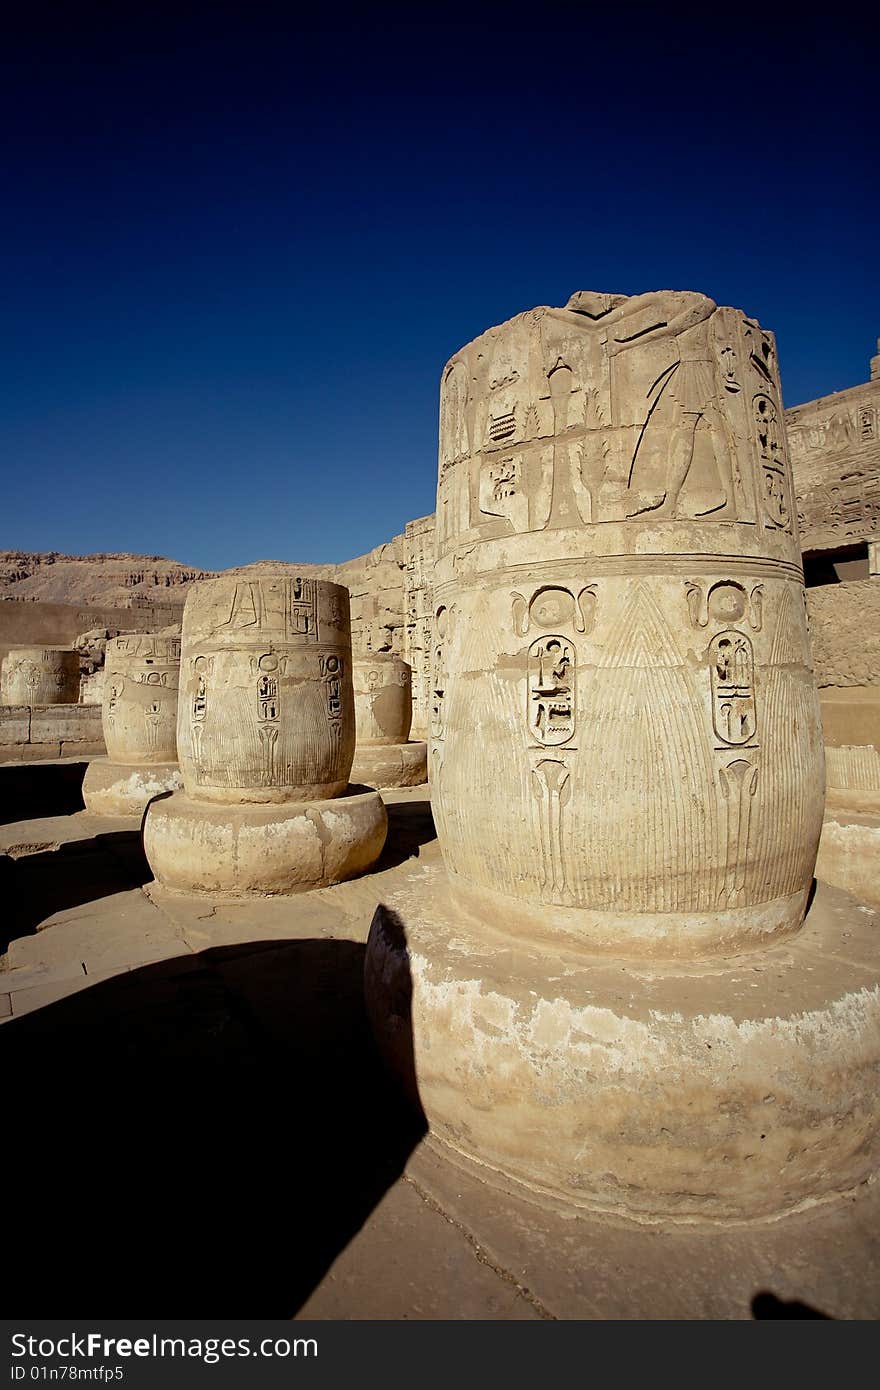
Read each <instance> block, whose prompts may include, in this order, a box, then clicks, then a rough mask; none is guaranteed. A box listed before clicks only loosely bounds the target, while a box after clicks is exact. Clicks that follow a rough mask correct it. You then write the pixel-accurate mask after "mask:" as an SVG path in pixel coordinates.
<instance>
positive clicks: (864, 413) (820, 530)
mask: <svg viewBox="0 0 880 1390" xmlns="http://www.w3.org/2000/svg"><path fill="white" fill-rule="evenodd" d="M785 420H786V428H787V432H788V443H789V450H790V452H791V460H792V467H793V469H794V479H795V490H796V493H797V509H798V518H799V521H800V529H801V544H802V546H803V548H804V551H805V552H810V551H820V550H830V549H840V548H841V547H843V546H847V545H852V544H853V543H854V542H855V541H859V540H870V539H872V538H874V539H876V538H877V537H878V535H880V380H877V379H874V380H871V381H868V382H865V383H864V384H862V385H860V386H852V387H850V388H849V389H848V390H846V391H836V392H834V394H833V395H830V396H821V397H820V398H819V399H818V400H816V401H809V402H808V403H807V404H806V405H799V406H795V407H793V408H792V409H791V410H788V411H786V416H785Z"/></svg>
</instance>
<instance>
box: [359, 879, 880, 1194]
mask: <svg viewBox="0 0 880 1390" xmlns="http://www.w3.org/2000/svg"><path fill="white" fill-rule="evenodd" d="M502 925H503V924H502ZM878 925H880V923H878V914H877V913H875V912H874V911H873V910H872V909H869V908H865V907H863V906H862V905H861V904H859V903H857V902H855V901H854V900H853V899H852V898H850V897H849V896H848V895H846V894H843V893H840V892H838V891H837V890H835V889H833V888H830V887H828V886H827V885H825V884H822V883H820V884H819V885H818V887H817V892H816V894H815V897H814V900H813V903H812V905H811V907H810V911H809V913H808V915H807V917H806V919H805V922H804V925H803V927H802V928H801V930H800V931H799V932H797V933H796V934H793V935H790V936H788V937H786V938H784V939H781V940H779V941H777V942H775V943H774V942H771V943H769V944H768V945H767V946H766V947H765V948H764V949H761V950H754V949H753V950H751V951H749V952H747V953H743V954H742V955H739V956H733V955H731V956H727V957H724V958H717V957H716V958H714V959H704V960H702V961H699V962H690V963H684V962H674V961H657V960H650V961H649V960H644V961H636V960H633V959H628V960H618V959H615V958H613V957H611V958H609V957H608V956H607V955H605V956H600V955H596V954H593V955H589V954H586V953H585V952H583V951H578V950H577V949H571V948H569V947H567V946H565V945H564V944H563V945H561V946H557V947H556V948H555V949H551V948H549V947H548V945H547V942H546V939H545V940H543V941H542V942H541V943H540V945H537V944H534V943H529V942H527V941H524V940H523V939H522V938H511V937H508V936H507V935H505V933H504V931H503V930H500V929H499V928H498V927H494V928H493V927H492V926H490V925H487V923H486V922H481V921H477V920H475V919H474V918H472V917H470V916H468V915H467V914H465V913H463V912H462V910H461V909H460V908H459V907H457V906H456V905H455V902H454V900H453V897H452V895H451V892H450V886H449V881H448V878H447V875H446V872H445V870H443V869H440V868H436V867H433V866H430V865H425V866H421V867H420V868H418V869H414V870H413V872H412V874H411V876H410V879H409V880H408V881H407V883H406V884H405V885H403V886H402V887H401V888H399V889H397V890H395V891H392V892H390V893H388V894H387V895H386V897H385V899H384V901H383V904H382V905H381V906H380V907H379V908H377V910H376V914H375V916H374V918H373V924H372V928H371V931H370V938H369V942H368V946H367V960H366V970H365V988H366V999H367V1007H368V1011H369V1014H370V1017H371V1022H372V1025H373V1030H374V1033H375V1036H376V1039H377V1042H378V1044H379V1047H380V1049H381V1051H382V1052H383V1054H384V1056H385V1058H386V1061H387V1063H388V1065H389V1067H390V1068H391V1069H392V1070H393V1071H394V1072H395V1073H396V1074H397V1076H398V1078H399V1080H400V1082H401V1084H402V1085H403V1086H404V1087H405V1088H406V1089H407V1090H408V1092H409V1094H410V1095H411V1097H412V1098H413V1100H415V1099H416V1098H417V1099H418V1101H419V1102H420V1104H421V1106H422V1107H423V1109H424V1112H425V1114H426V1116H427V1119H428V1122H429V1125H430V1130H431V1142H432V1143H433V1144H435V1145H436V1146H438V1147H440V1148H441V1149H443V1150H444V1151H446V1152H447V1153H448V1154H449V1155H450V1156H453V1157H454V1158H455V1160H456V1161H458V1162H462V1163H465V1164H466V1165H469V1166H471V1167H472V1168H473V1169H474V1171H475V1172H477V1173H478V1175H479V1176H480V1177H481V1178H482V1179H483V1180H484V1181H486V1182H489V1183H493V1182H494V1183H498V1184H499V1185H501V1186H505V1187H509V1186H513V1187H514V1188H518V1189H520V1190H521V1192H522V1193H523V1195H527V1196H529V1197H530V1198H531V1199H532V1200H536V1201H541V1202H549V1203H551V1204H554V1205H555V1204H559V1203H561V1204H563V1205H564V1206H566V1207H575V1208H577V1207H583V1208H588V1209H592V1210H600V1211H607V1212H614V1213H617V1214H619V1215H624V1216H628V1217H631V1218H636V1219H638V1220H642V1221H655V1220H680V1221H706V1220H708V1221H743V1220H754V1219H759V1218H767V1217H774V1216H777V1215H780V1214H782V1213H784V1212H788V1211H792V1210H796V1209H798V1208H800V1207H804V1206H808V1205H811V1204H814V1203H816V1202H817V1201H820V1200H825V1199H829V1198H832V1197H834V1196H836V1195H839V1194H841V1193H843V1192H845V1191H848V1190H851V1189H852V1188H853V1187H855V1186H856V1185H857V1184H859V1183H862V1182H864V1181H865V1180H866V1179H867V1178H868V1177H869V1176H870V1175H871V1174H872V1173H873V1172H874V1171H875V1169H876V1167H877V1166H878V1158H880V1115H878V1112H877V1107H876V1093H877V1077H878V1071H880V934H878ZM416 1091H417V1092H418V1096H417V1097H416Z"/></svg>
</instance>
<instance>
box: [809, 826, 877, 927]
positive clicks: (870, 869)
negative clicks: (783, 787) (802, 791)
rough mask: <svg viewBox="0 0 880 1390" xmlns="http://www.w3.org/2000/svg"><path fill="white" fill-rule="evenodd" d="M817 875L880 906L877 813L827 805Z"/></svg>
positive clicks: (820, 841) (817, 861)
mask: <svg viewBox="0 0 880 1390" xmlns="http://www.w3.org/2000/svg"><path fill="white" fill-rule="evenodd" d="M816 876H817V878H821V879H824V880H825V882H826V883H833V884H834V886H835V887H836V888H845V889H846V891H847V893H852V894H854V896H855V897H857V898H864V900H865V902H867V903H873V904H874V905H875V906H880V814H876V813H875V814H874V815H869V814H868V813H867V812H863V811H850V810H847V809H845V808H842V807H839V806H836V805H833V804H831V803H829V804H827V805H826V807H825V819H824V821H823V822H822V837H821V839H820V840H819V857H818V858H817V860H816Z"/></svg>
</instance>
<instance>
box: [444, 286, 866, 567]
mask: <svg viewBox="0 0 880 1390" xmlns="http://www.w3.org/2000/svg"><path fill="white" fill-rule="evenodd" d="M608 298H609V302H611V301H612V300H613V303H612V304H611V307H610V308H609V309H607V310H606V311H605V312H604V313H602V314H599V315H597V316H596V317H593V316H592V315H591V314H589V313H587V312H585V311H583V310H581V309H580V308H578V307H577V304H576V302H575V301H576V300H577V296H574V297H573V298H572V301H570V303H569V305H568V306H567V307H566V308H565V309H540V310H534V311H532V312H531V313H530V314H524V315H521V316H520V317H519V318H518V319H516V320H512V321H511V322H510V323H509V324H505V325H503V327H502V328H501V329H497V330H490V331H489V332H488V333H487V334H484V335H483V337H482V338H481V339H479V340H477V343H475V344H471V345H470V346H469V348H466V349H464V351H463V352H462V353H460V354H459V355H458V356H457V357H456V358H455V359H454V360H453V362H452V363H450V366H449V368H448V369H447V373H446V375H445V377H444V384H443V396H442V404H441V451H440V456H441V467H440V485H439V489H438V541H439V546H440V553H441V554H442V553H443V552H444V551H445V550H446V549H447V548H448V546H449V545H450V544H451V543H452V542H453V541H454V539H455V538H456V537H457V536H460V535H465V534H466V535H472V534H473V532H474V531H476V532H477V533H478V534H480V535H486V536H491V535H495V534H505V533H514V534H518V533H521V532H524V531H533V530H552V529H571V528H572V527H577V526H580V525H581V524H582V523H586V524H589V523H592V522H616V521H622V520H626V519H634V518H637V517H639V516H643V515H645V514H647V513H650V515H651V516H652V517H653V518H654V519H656V520H667V521H674V520H680V519H689V518H693V519H696V518H701V517H706V518H709V517H711V519H712V520H713V521H728V522H740V523H742V522H746V523H750V524H756V523H757V521H758V515H757V504H756V499H757V498H758V497H760V498H761V499H762V512H761V514H762V517H763V520H764V522H765V523H766V524H767V525H768V526H770V527H773V528H777V529H783V530H785V531H786V532H789V531H790V529H791V526H792V505H791V496H790V479H789V477H788V471H787V459H786V452H785V438H784V432H783V431H782V426H781V418H782V416H781V405H780V397H779V385H778V370H777V364H776V353H775V346H774V343H773V338H772V335H771V334H768V333H766V332H764V330H762V329H761V328H760V327H759V325H757V324H755V323H754V322H752V321H751V320H747V319H745V318H744V317H743V316H742V315H741V314H738V313H736V311H734V310H730V309H718V308H717V307H716V305H715V304H714V302H713V301H712V300H711V299H709V298H708V297H707V296H705V295H701V294H696V293H692V292H683V291H682V292H679V291H664V292H660V293H650V294H644V295H635V296H632V297H629V298H628V297H626V296H620V295H617V296H610V297H608ZM870 423H871V422H870V421H867V423H866V426H865V428H870Z"/></svg>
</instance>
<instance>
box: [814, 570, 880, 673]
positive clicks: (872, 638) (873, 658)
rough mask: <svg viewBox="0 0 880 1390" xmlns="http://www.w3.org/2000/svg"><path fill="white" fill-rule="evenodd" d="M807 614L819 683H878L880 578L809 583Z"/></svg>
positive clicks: (879, 662)
mask: <svg viewBox="0 0 880 1390" xmlns="http://www.w3.org/2000/svg"><path fill="white" fill-rule="evenodd" d="M807 616H808V618H809V623H810V637H811V639H812V646H813V660H814V663H815V670H816V683H817V685H819V686H828V685H838V686H875V687H876V686H878V685H880V582H878V581H877V580H876V579H862V580H855V581H852V582H850V583H847V584H823V585H822V586H821V587H819V588H815V589H808V590H807Z"/></svg>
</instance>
